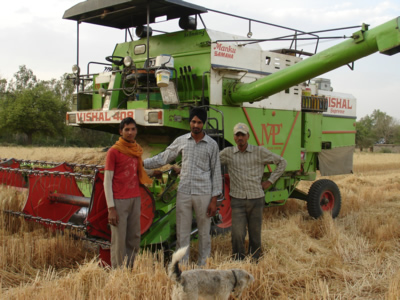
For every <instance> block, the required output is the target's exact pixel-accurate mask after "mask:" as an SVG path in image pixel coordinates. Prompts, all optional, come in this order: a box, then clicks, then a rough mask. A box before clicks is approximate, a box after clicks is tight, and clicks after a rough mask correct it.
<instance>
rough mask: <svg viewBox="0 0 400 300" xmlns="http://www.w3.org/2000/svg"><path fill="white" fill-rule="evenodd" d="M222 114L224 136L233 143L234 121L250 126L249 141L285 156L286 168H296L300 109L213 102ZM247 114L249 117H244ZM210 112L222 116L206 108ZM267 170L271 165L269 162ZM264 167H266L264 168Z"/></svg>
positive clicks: (298, 155)
mask: <svg viewBox="0 0 400 300" xmlns="http://www.w3.org/2000/svg"><path fill="white" fill-rule="evenodd" d="M216 108H217V109H218V110H220V111H222V112H223V114H224V127H225V128H226V129H227V130H226V132H225V140H226V141H227V142H229V143H230V144H232V145H235V141H234V139H233V131H232V129H233V127H234V126H235V124H237V123H238V122H241V123H245V124H246V125H248V126H249V128H250V139H249V144H252V145H259V146H263V147H265V148H267V149H268V150H270V151H272V152H274V153H276V154H278V155H281V156H283V157H284V158H285V159H286V160H287V167H286V171H295V170H300V156H301V155H300V154H301V153H300V152H301V147H300V146H301V144H300V142H301V113H300V112H296V111H287V110H274V109H258V108H245V109H242V108H239V109H238V108H237V107H232V106H216ZM246 113H247V115H248V116H249V117H250V119H249V120H248V119H247V117H246ZM210 116H211V117H215V118H217V119H219V120H220V124H221V123H222V120H221V118H220V115H219V114H217V113H216V112H215V111H213V110H210ZM270 167H271V170H274V169H275V166H274V165H272V166H270ZM266 170H268V169H266Z"/></svg>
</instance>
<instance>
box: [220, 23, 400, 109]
mask: <svg viewBox="0 0 400 300" xmlns="http://www.w3.org/2000/svg"><path fill="white" fill-rule="evenodd" d="M399 25H400V17H397V18H395V19H393V20H391V21H389V22H386V23H384V24H382V25H380V26H378V27H375V28H373V29H371V30H368V25H365V24H363V26H362V29H361V30H360V31H357V32H355V33H354V34H353V35H352V38H351V39H349V40H346V41H344V42H342V43H340V44H338V45H336V46H333V47H331V48H328V49H326V50H324V51H322V52H320V53H318V54H315V55H314V56H312V57H310V58H307V59H305V60H303V61H301V62H298V63H297V64H295V65H293V66H291V67H288V68H286V69H283V70H281V71H278V72H276V73H273V74H271V75H268V76H266V77H265V78H262V79H260V80H257V81H254V82H251V83H242V82H233V83H230V84H228V85H227V86H226V89H227V93H225V94H226V95H227V96H226V100H227V102H228V103H230V104H232V105H235V104H240V103H243V102H254V101H259V100H261V99H264V98H266V97H269V96H271V95H273V94H276V93H278V92H280V91H284V90H286V89H288V88H290V87H292V86H294V85H297V84H300V83H302V82H304V81H307V80H309V79H311V78H314V77H317V76H319V75H321V74H324V73H326V72H329V71H331V70H334V69H336V68H339V67H341V66H343V65H346V64H349V63H351V62H354V61H356V60H358V59H360V58H363V57H366V56H368V55H370V54H373V53H375V52H377V51H379V52H380V53H382V54H386V55H393V54H396V53H398V52H400V30H399Z"/></svg>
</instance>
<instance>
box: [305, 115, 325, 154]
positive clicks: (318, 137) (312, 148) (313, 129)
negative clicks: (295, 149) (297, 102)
mask: <svg viewBox="0 0 400 300" xmlns="http://www.w3.org/2000/svg"><path fill="white" fill-rule="evenodd" d="M302 115H303V132H304V134H303V138H302V141H301V144H302V147H303V148H304V149H305V151H306V152H320V151H321V141H322V131H321V128H322V114H320V113H303V114H302Z"/></svg>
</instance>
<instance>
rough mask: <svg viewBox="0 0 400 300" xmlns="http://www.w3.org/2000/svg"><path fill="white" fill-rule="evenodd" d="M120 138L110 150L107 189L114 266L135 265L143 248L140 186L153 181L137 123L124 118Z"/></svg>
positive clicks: (105, 178)
mask: <svg viewBox="0 0 400 300" xmlns="http://www.w3.org/2000/svg"><path fill="white" fill-rule="evenodd" d="M119 133H120V135H121V137H120V138H119V140H118V141H117V142H116V143H115V144H114V146H112V147H111V148H110V149H109V150H108V153H107V158H106V167H105V172H104V191H105V196H106V200H107V206H108V222H109V224H110V226H111V266H112V267H113V268H117V267H120V266H122V265H123V262H124V259H126V263H127V266H128V267H132V266H133V262H134V259H135V255H136V253H137V252H138V251H139V249H140V204H141V201H140V189H139V184H140V183H141V184H145V183H146V184H150V183H151V182H152V181H151V179H150V178H149V177H148V176H147V174H146V172H145V170H144V168H143V161H142V154H143V149H142V148H141V147H140V145H139V144H138V143H136V140H135V138H136V134H137V128H136V122H135V120H134V119H132V118H130V117H129V118H125V119H123V120H122V121H121V123H120V126H119Z"/></svg>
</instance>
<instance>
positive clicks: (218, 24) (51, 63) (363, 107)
mask: <svg viewBox="0 0 400 300" xmlns="http://www.w3.org/2000/svg"><path fill="white" fill-rule="evenodd" d="M79 2H81V1H80V0H56V1H55V0H35V1H32V0H15V1H7V2H5V3H2V4H1V10H0V28H1V30H0V42H1V45H2V47H1V50H0V54H1V55H0V78H6V79H11V78H12V76H13V74H14V73H15V72H17V71H18V67H19V66H20V65H26V66H27V67H28V68H29V69H32V70H33V72H34V74H35V75H36V76H37V77H38V78H39V79H43V80H47V79H51V78H60V77H61V76H62V74H64V73H66V72H70V70H71V66H72V65H73V64H74V63H75V62H76V23H75V22H73V21H68V20H63V19H62V16H63V14H64V11H65V10H67V9H68V8H70V7H72V6H73V5H75V4H77V3H79ZM188 2H192V3H195V4H198V5H201V6H204V7H207V8H211V9H214V10H218V11H226V12H229V13H232V14H237V15H242V16H246V17H249V18H252V19H256V20H262V21H265V22H270V23H275V24H279V25H282V26H287V27H291V28H296V29H300V30H303V31H314V30H323V29H329V28H338V27H346V26H356V25H361V24H362V23H367V24H369V25H370V26H371V28H373V27H375V26H377V25H380V24H382V23H384V22H386V21H389V20H391V19H393V18H395V17H398V16H400V2H399V1H398V0H396V1H395V0H388V1H371V0H364V1H358V0H356V1H354V0H353V1H342V0H337V1H325V0H320V1H314V0H307V1H292V0H280V1H266V0H246V1H243V0H224V1H216V0H214V1H211V0H190V1H188ZM204 20H205V21H206V23H207V26H208V27H209V28H215V29H217V30H220V31H226V32H231V33H235V34H240V35H245V34H246V33H247V29H248V28H247V26H248V25H247V24H243V23H240V22H237V23H232V22H225V20H224V18H223V17H221V16H219V15H216V14H206V15H204ZM164 24H165V23H164ZM161 25H162V24H161ZM158 26H160V25H158ZM160 29H162V28H160ZM252 31H253V33H254V35H253V37H254V38H265V37H273V36H276V35H278V34H279V33H278V32H276V33H275V32H274V31H273V29H270V30H268V32H266V31H265V29H263V30H262V29H261V28H258V27H257V26H255V25H254V26H252ZM354 31H355V30H348V31H346V32H345V33H343V34H346V35H351V33H353V32H354ZM80 32H81V57H80V61H81V66H83V65H86V63H87V62H88V61H92V60H95V61H104V57H105V56H108V55H111V53H112V51H113V49H114V46H115V44H116V43H118V42H121V41H123V40H124V33H123V31H119V30H112V29H108V28H104V27H99V26H91V25H87V24H84V25H82V26H81V30H80ZM321 35H323V34H321ZM341 41H342V40H334V41H326V42H323V43H321V44H320V46H321V48H320V49H322V48H326V47H329V46H333V45H335V44H337V43H339V42H341ZM262 46H263V48H264V49H265V50H269V49H275V48H278V45H276V44H263V45H262ZM301 46H303V47H304V48H305V49H306V48H307V47H309V45H308V43H304V45H301ZM399 69H400V54H397V55H394V56H385V55H382V54H373V55H371V56H369V57H367V58H364V59H362V60H359V61H357V62H356V63H355V69H354V71H351V70H350V69H349V68H348V67H347V66H344V67H341V68H339V69H337V70H334V71H331V72H329V73H327V74H325V75H323V76H321V77H326V78H330V79H331V83H332V86H333V88H334V91H337V92H343V93H351V94H353V95H354V96H355V97H356V98H357V99H358V103H357V115H358V117H359V118H361V117H363V116H365V115H367V114H371V113H372V111H373V110H374V109H379V110H381V111H383V112H386V113H387V114H388V115H390V116H393V117H394V118H396V119H398V120H400V84H399V83H400V72H399Z"/></svg>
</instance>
